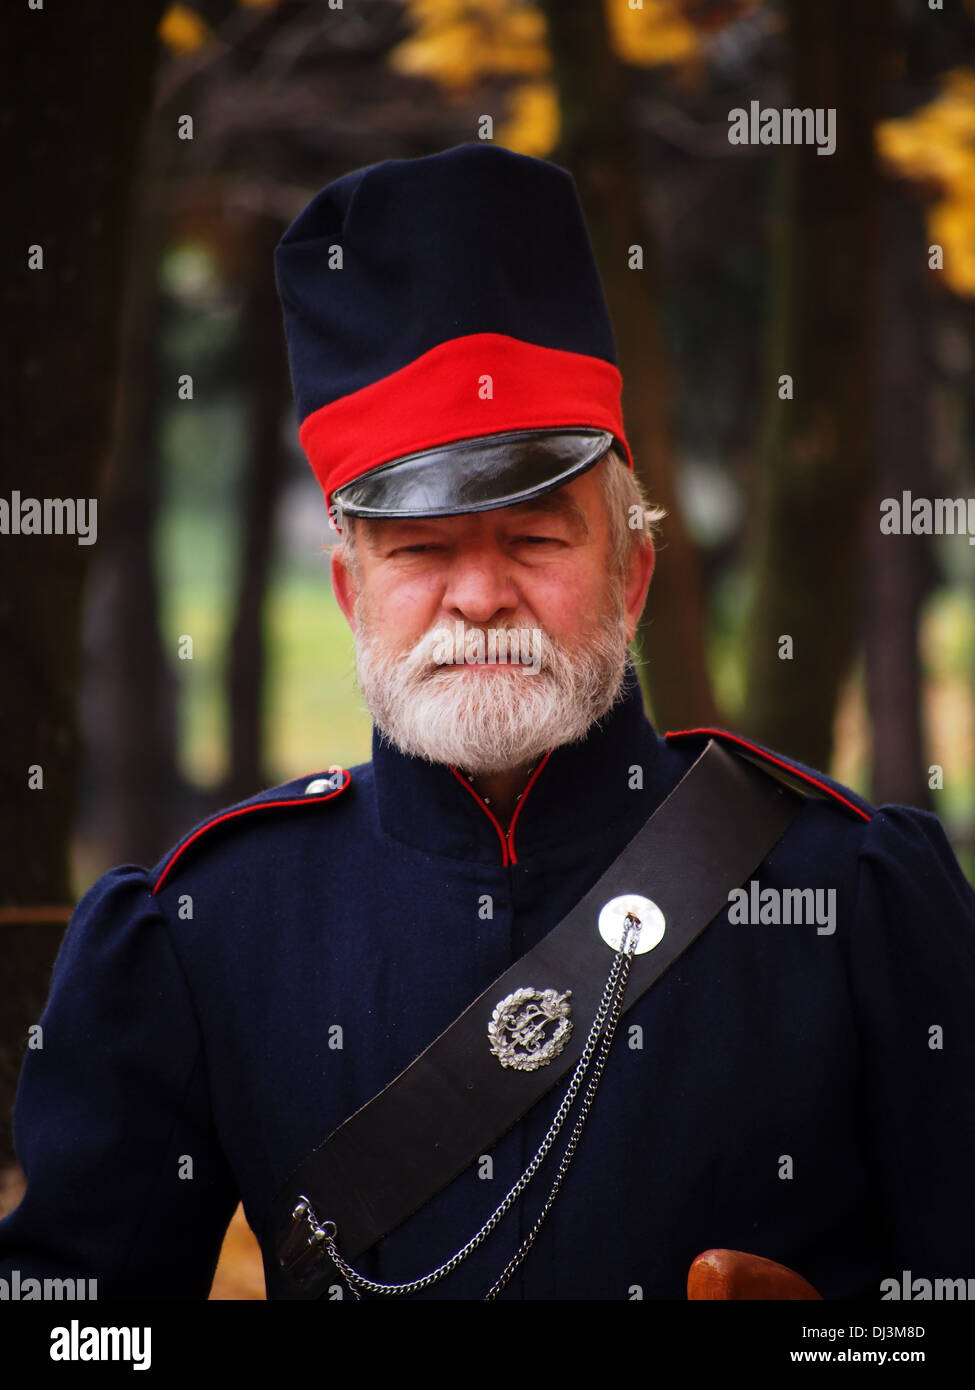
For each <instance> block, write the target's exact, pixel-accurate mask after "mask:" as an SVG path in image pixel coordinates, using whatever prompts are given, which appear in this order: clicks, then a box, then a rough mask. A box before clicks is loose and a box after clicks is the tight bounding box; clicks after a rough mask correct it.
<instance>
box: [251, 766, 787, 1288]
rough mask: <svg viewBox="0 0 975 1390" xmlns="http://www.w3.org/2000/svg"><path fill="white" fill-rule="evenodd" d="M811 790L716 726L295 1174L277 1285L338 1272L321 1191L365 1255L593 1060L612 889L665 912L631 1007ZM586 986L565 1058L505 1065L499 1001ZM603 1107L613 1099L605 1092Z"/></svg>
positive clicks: (346, 1250) (607, 961) (349, 1255)
mask: <svg viewBox="0 0 975 1390" xmlns="http://www.w3.org/2000/svg"><path fill="white" fill-rule="evenodd" d="M802 802H803V797H802V796H801V795H799V794H798V793H797V792H795V791H793V790H791V789H790V788H789V787H787V786H785V785H783V784H782V783H780V782H779V781H778V780H777V779H776V778H775V776H774V775H769V772H768V771H767V770H766V769H764V768H762V769H758V768H756V767H755V766H753V765H752V764H751V763H749V762H746V761H745V760H743V759H741V758H739V757H737V756H735V755H733V754H731V753H729V752H727V751H726V750H725V749H724V748H722V747H721V746H720V745H719V744H718V743H716V742H714V741H713V740H712V741H711V742H709V743H708V745H707V747H706V748H705V749H704V751H703V753H702V754H701V756H700V757H699V758H698V759H697V761H696V762H695V763H694V764H693V766H692V767H691V768H690V769H689V770H688V772H687V773H686V774H685V775H684V777H683V778H682V779H681V781H680V782H678V784H677V786H676V787H675V788H674V789H673V791H672V792H671V793H670V795H669V796H668V797H667V798H666V800H665V801H664V802H662V804H661V805H660V806H659V807H658V808H657V810H656V811H655V812H654V813H653V815H652V816H650V817H649V819H648V820H647V821H646V822H645V824H644V825H643V826H642V827H641V829H640V830H639V831H638V832H637V834H636V835H635V836H634V838H633V839H632V840H631V841H630V842H629V844H628V845H627V846H626V848H625V849H624V850H623V852H622V853H621V854H620V856H619V858H618V859H616V860H615V862H614V863H613V864H611V865H610V867H609V868H608V869H607V870H606V872H605V873H604V874H603V875H602V877H601V878H600V879H599V881H598V882H597V883H596V884H595V885H594V886H593V888H591V889H590V891H589V892H588V893H587V894H586V895H585V897H583V898H582V899H581V901H580V902H578V903H577V904H576V906H575V907H574V908H573V909H572V910H571V912H569V914H568V916H566V917H565V918H564V919H563V920H562V921H561V922H560V923H559V925H558V926H557V927H555V928H554V930H553V931H551V932H549V934H548V935H547V936H546V937H544V938H543V939H542V940H541V941H540V942H539V943H538V944H537V945H536V946H534V947H533V948H532V950H531V951H529V952H528V954H527V955H525V956H523V957H522V958H521V960H519V961H517V962H516V964H514V965H513V966H512V967H511V968H510V969H509V970H507V971H505V973H504V974H503V975H501V976H500V977H499V978H498V979H497V980H495V981H494V982H493V983H492V984H491V985H490V986H489V987H488V988H487V989H486V990H485V991H484V993H483V994H482V995H480V997H479V998H478V999H476V1000H475V1001H474V1003H473V1004H471V1005H470V1007H469V1008H468V1009H466V1010H465V1011H464V1013H462V1014H461V1015H460V1017H459V1018H458V1019H456V1020H455V1022H454V1023H452V1024H451V1025H450V1027H449V1028H448V1029H447V1030H446V1031H445V1032H444V1033H441V1035H440V1036H439V1037H438V1038H437V1039H436V1040H435V1041H434V1042H432V1043H431V1044H430V1046H429V1047H428V1048H427V1049H426V1050H425V1051H424V1052H422V1053H421V1054H420V1056H419V1057H418V1058H417V1059H416V1061H415V1062H413V1063H412V1064H411V1065H410V1066H409V1067H407V1069H406V1070H405V1071H404V1072H402V1073H401V1074H400V1075H399V1076H398V1077H396V1079H395V1080H394V1081H391V1082H390V1083H389V1085H388V1086H386V1087H385V1088H384V1089H383V1090H382V1091H380V1092H379V1094H378V1095H377V1096H375V1097H374V1098H373V1099H372V1100H371V1101H369V1102H368V1103H367V1104H366V1105H364V1106H363V1107H362V1108H361V1109H360V1110H357V1111H356V1112H355V1114H354V1115H351V1116H350V1117H349V1118H348V1119H347V1120H345V1121H344V1123H343V1124H341V1125H340V1126H339V1127H338V1129H336V1130H334V1131H333V1133H332V1134H330V1135H329V1137H328V1138H327V1139H326V1140H325V1141H324V1142H323V1143H322V1144H321V1145H320V1146H319V1147H318V1148H317V1149H316V1150H315V1152H314V1153H313V1154H311V1155H310V1157H308V1158H307V1159H305V1161H304V1162H303V1163H302V1164H300V1166H299V1167H298V1168H297V1169H296V1170H295V1172H294V1173H292V1175H291V1177H290V1178H289V1179H288V1181H287V1182H286V1183H285V1184H284V1186H283V1187H282V1189H281V1191H280V1192H279V1193H278V1194H277V1196H276V1197H275V1199H274V1201H273V1202H272V1204H271V1207H270V1210H269V1212H268V1217H267V1222H266V1226H265V1230H264V1238H263V1240H262V1242H261V1244H262V1249H263V1251H264V1264H265V1277H266V1281H267V1286H268V1296H269V1297H270V1298H277V1299H311V1298H316V1297H318V1296H319V1295H320V1293H321V1291H322V1288H323V1287H324V1286H325V1285H327V1284H328V1283H330V1282H334V1281H335V1274H336V1272H335V1269H334V1266H333V1265H332V1263H331V1261H330V1260H329V1259H328V1258H327V1256H326V1257H325V1258H324V1261H323V1260H322V1259H321V1258H319V1256H320V1255H321V1254H322V1252H320V1251H318V1250H316V1249H314V1248H313V1245H312V1242H311V1240H310V1238H309V1231H308V1228H307V1226H305V1225H304V1224H303V1223H302V1221H300V1220H298V1219H295V1217H294V1209H295V1206H296V1203H297V1202H298V1199H299V1197H300V1195H301V1194H307V1195H308V1196H309V1198H310V1199H311V1202H312V1204H313V1207H314V1210H315V1211H316V1212H317V1213H318V1216H319V1218H320V1219H322V1220H329V1221H334V1222H335V1223H336V1224H337V1226H338V1230H339V1233H340V1237H339V1244H340V1247H341V1251H342V1254H343V1256H344V1258H345V1259H346V1260H354V1259H356V1258H357V1257H358V1256H359V1255H361V1254H362V1252H363V1251H364V1250H367V1249H368V1248H369V1247H370V1246H372V1245H373V1244H375V1242H376V1241H378V1240H381V1239H382V1237H383V1236H385V1235H386V1234H387V1233H388V1232H389V1231H391V1230H393V1229H394V1227H396V1226H398V1225H399V1224H400V1223H401V1222H402V1221H405V1220H406V1218H407V1217H408V1216H409V1215H411V1213H412V1212H414V1211H416V1210H417V1208H418V1207H421V1206H422V1205H423V1204H424V1203H425V1202H427V1201H429V1200H430V1198H432V1197H433V1196H434V1195H435V1194H436V1193H437V1192H439V1191H441V1190H442V1189H443V1188H444V1187H446V1186H447V1184H448V1183H449V1182H451V1181H452V1179H453V1178H455V1177H456V1176H457V1174H458V1173H461V1172H462V1171H463V1170H464V1169H465V1168H466V1167H467V1166H468V1165H469V1164H470V1163H472V1162H473V1161H474V1160H475V1159H476V1158H477V1157H478V1156H479V1155H480V1154H483V1153H485V1152H487V1151H488V1150H489V1149H490V1148H491V1146H492V1145H493V1144H494V1143H495V1142H496V1140H497V1139H498V1138H500V1136H501V1135H502V1134H504V1133H505V1132H506V1131H507V1130H509V1129H510V1128H511V1127H512V1125H514V1124H515V1123H516V1122H517V1121H518V1119H519V1118H520V1117H521V1116H522V1115H524V1114H525V1113H526V1111H528V1110H529V1109H530V1108H531V1106H532V1105H534V1104H535V1102H536V1101H537V1100H538V1099H539V1098H540V1097H541V1096H542V1095H544V1094H545V1092H546V1091H548V1090H549V1089H550V1088H551V1087H552V1086H553V1085H554V1084H555V1082H556V1081H558V1080H559V1078H560V1077H562V1076H564V1075H565V1074H566V1073H567V1072H568V1071H569V1070H570V1069H571V1068H572V1067H573V1066H575V1064H576V1062H577V1061H578V1059H579V1055H580V1053H581V1051H582V1048H583V1046H584V1043H585V1039H586V1034H587V1030H588V1028H589V1025H590V1024H591V1022H592V1020H593V1018H594V1017H595V1014H596V1010H597V1007H598V1004H599V1000H600V996H601V994H602V991H603V987H604V984H605V980H606V976H607V971H608V969H609V966H610V965H611V963H612V949H611V948H610V947H609V946H608V945H607V943H606V942H605V941H604V940H603V938H602V936H601V935H600V933H599V930H598V928H597V921H598V918H599V914H600V910H601V909H602V908H603V906H604V905H605V904H606V903H607V902H608V901H610V900H611V899H614V898H617V897H620V896H623V895H626V894H638V895H641V896H643V897H645V898H649V899H651V900H652V901H653V902H654V903H656V904H657V906H658V907H659V908H660V909H661V911H662V912H663V914H664V919H665V923H666V927H665V930H664V934H663V937H662V939H661V940H660V942H659V944H658V945H657V946H656V947H655V948H654V949H653V950H650V951H647V952H646V953H645V954H640V955H634V956H633V958H632V964H631V968H630V975H629V981H628V984H627V993H626V997H625V1008H627V1009H628V1008H630V1007H632V1005H633V1004H635V1003H636V1001H637V1000H638V999H639V998H640V996H641V995H642V994H644V993H645V992H646V990H648V989H649V988H650V986H651V985H652V984H653V983H654V981H656V980H657V979H659V978H660V976H661V975H662V974H663V973H664V971H665V970H667V969H668V967H669V966H670V965H672V964H673V962H674V961H675V960H676V959H677V958H678V956H680V955H681V954H682V952H684V951H685V950H686V949H687V947H688V946H690V944H691V943H692V942H693V941H694V939H695V938H696V937H697V936H698V935H699V934H700V933H701V932H702V931H703V930H704V928H705V927H706V926H707V925H708V923H709V922H711V921H712V920H713V918H715V917H716V916H717V915H718V914H719V913H720V912H721V911H722V909H723V908H724V907H726V906H727V902H728V894H729V892H730V891H731V890H732V889H734V888H736V887H738V886H739V885H740V884H741V883H742V882H743V881H744V880H745V879H747V877H748V876H749V874H751V873H752V872H753V870H754V869H756V868H757V866H758V865H759V864H760V863H761V862H762V860H763V859H764V858H765V857H766V855H767V854H768V852H769V851H770V849H771V848H772V846H773V845H774V844H775V843H776V842H777V841H778V840H779V839H780V838H781V837H782V835H783V834H784V833H785V831H786V830H787V829H788V827H789V825H790V824H791V822H792V820H793V818H794V817H795V815H796V813H797V811H798V809H799V807H800V805H801V804H802ZM526 987H528V988H532V989H534V988H538V989H549V988H551V989H553V990H556V991H558V992H559V994H564V993H565V992H566V991H571V1000H572V1005H571V1007H572V1015H573V1017H574V1018H575V1019H578V1020H580V1023H579V1026H576V1027H574V1028H573V1030H572V1034H571V1036H570V1037H569V1040H568V1042H567V1043H566V1044H565V1046H564V1048H563V1050H562V1051H561V1052H560V1053H559V1055H558V1056H556V1057H554V1058H553V1059H552V1060H551V1061H549V1062H548V1063H547V1064H546V1065H541V1066H538V1067H537V1069H535V1070H518V1069H515V1068H513V1067H511V1066H503V1065H502V1064H501V1062H500V1061H499V1059H498V1057H497V1056H496V1055H494V1054H493V1053H492V1050H491V1044H490V1043H489V1040H488V1028H489V1024H490V1023H491V1019H492V1015H493V1013H494V1011H495V1008H496V1006H497V1005H498V1003H499V1001H500V1000H502V999H504V998H505V996H507V995H510V994H511V993H513V992H514V991H517V990H518V989H522V988H526ZM597 1111H598V1106H597Z"/></svg>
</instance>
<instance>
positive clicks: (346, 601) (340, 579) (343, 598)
mask: <svg viewBox="0 0 975 1390" xmlns="http://www.w3.org/2000/svg"><path fill="white" fill-rule="evenodd" d="M332 593H333V594H334V595H335V597H336V600H337V601H338V605H339V607H340V608H341V610H342V612H343V613H344V614H345V618H346V622H347V623H348V624H349V627H350V628H351V629H352V631H353V632H355V617H354V613H355V601H356V599H357V597H358V595H359V587H358V585H357V584H356V582H355V580H354V579H353V577H352V571H351V570H350V569H349V567H348V565H347V564H346V562H345V557H344V556H343V554H342V547H341V546H339V545H337V546H336V547H335V549H334V550H333V551H332Z"/></svg>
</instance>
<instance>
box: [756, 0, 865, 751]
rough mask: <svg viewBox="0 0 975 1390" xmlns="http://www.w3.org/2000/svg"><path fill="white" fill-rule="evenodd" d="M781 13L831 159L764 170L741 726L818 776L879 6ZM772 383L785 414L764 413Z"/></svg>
mask: <svg viewBox="0 0 975 1390" xmlns="http://www.w3.org/2000/svg"><path fill="white" fill-rule="evenodd" d="M784 9H785V13H786V16H787V24H788V36H787V60H788V66H787V71H788V82H787V86H786V92H785V102H786V104H787V105H789V106H795V107H799V108H806V107H811V108H813V109H816V108H827V109H829V108H834V109H835V111H836V149H835V153H833V154H831V155H820V154H818V153H817V147H816V146H811V145H797V146H792V147H789V148H785V149H783V150H782V152H781V154H778V155H777V156H776V158H777V159H779V160H780V161H781V168H780V174H781V195H782V207H781V211H780V214H779V217H778V218H777V226H778V231H779V236H778V242H777V245H776V247H775V251H774V264H773V281H772V296H771V335H770V343H769V351H768V362H767V368H768V384H767V390H768V401H767V405H766V410H765V421H764V429H763V438H762V442H761V445H760V449H759V478H758V488H757V496H756V503H755V509H754V516H753V521H754V525H753V528H752V530H751V533H750V537H749V546H750V552H751V553H750V568H751V575H752V581H753V586H754V596H753V610H752V614H751V620H750V623H749V634H750V641H749V647H748V652H747V672H746V699H745V707H744V713H743V723H744V725H745V729H746V731H747V732H748V733H750V734H752V735H753V736H754V737H756V738H758V739H759V740H761V741H762V742H764V743H767V744H770V745H771V746H773V747H776V748H779V749H781V750H783V751H784V752H786V753H789V754H791V755H793V756H794V757H797V758H800V759H802V760H803V761H805V762H807V763H809V764H812V765H813V766H816V767H827V766H828V765H829V762H830V757H831V752H832V730H833V716H834V711H835V707H836V701H837V695H838V692H839V689H840V686H841V684H842V681H843V679H844V677H845V676H846V674H847V672H848V670H849V667H850V665H851V662H852V659H853V656H854V653H855V647H856V639H857V635H858V629H857V619H858V614H859V609H860V592H861V588H860V584H861V573H862V567H863V548H864V524H865V512H866V509H867V506H868V502H869V486H870V479H871V472H872V466H873V456H874V447H875V441H874V422H873V401H874V316H875V309H874V303H875V292H874V264H875V260H876V256H877V202H878V185H879V178H878V172H877V166H876V159H875V154H874V145H873V131H874V123H875V120H876V118H877V114H878V106H879V93H880V88H881V77H882V74H883V70H884V68H883V65H884V60H885V56H886V53H887V47H888V32H889V20H890V6H889V4H888V3H886V2H885V3H880V0H878V3H877V4H873V5H853V6H851V5H849V4H848V3H847V0H819V3H817V4H815V5H810V4H807V3H804V0H788V2H787V3H786V4H785V6H784ZM786 375H787V376H789V377H791V379H792V382H793V389H794V399H791V400H788V399H784V400H783V399H779V379H780V377H782V376H786ZM787 638H788V639H791V643H792V656H791V659H789V658H788V657H787V655H785V654H786V653H787V651H788V646H787V644H785V642H784V639H787ZM780 653H782V654H780Z"/></svg>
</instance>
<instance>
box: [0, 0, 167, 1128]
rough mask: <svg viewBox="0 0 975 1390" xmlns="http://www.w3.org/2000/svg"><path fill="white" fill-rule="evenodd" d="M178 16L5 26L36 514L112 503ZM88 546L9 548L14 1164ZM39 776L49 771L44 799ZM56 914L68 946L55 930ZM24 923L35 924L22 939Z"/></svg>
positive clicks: (61, 841) (6, 967) (16, 359)
mask: <svg viewBox="0 0 975 1390" xmlns="http://www.w3.org/2000/svg"><path fill="white" fill-rule="evenodd" d="M162 9H163V0H146V3H144V4H139V5H131V4H112V3H91V4H85V5H65V6H48V7H47V8H45V9H42V10H34V9H28V7H27V5H26V4H18V5H6V6H4V7H3V10H2V11H0V51H2V52H3V53H4V54H5V56H6V59H7V64H8V69H7V71H6V73H5V74H4V80H3V82H2V87H3V92H4V106H5V112H4V116H3V124H4V126H5V128H6V129H7V131H8V135H10V137H11V138H9V139H8V142H7V148H8V151H9V152H10V154H11V155H12V157H13V159H14V161H15V167H14V168H13V169H12V170H10V171H9V175H10V183H11V186H12V187H13V188H15V189H16V197H15V198H14V199H13V200H12V201H11V203H10V205H9V206H8V207H7V209H6V212H5V216H4V218H3V224H4V237H5V243H6V244H5V249H4V256H3V263H4V265H5V266H6V267H7V299H6V305H5V315H4V338H5V340H6V343H7V345H8V352H9V356H8V358H7V360H6V361H5V362H4V363H3V379H4V388H5V389H4V393H3V394H4V402H5V405H4V418H3V452H4V457H5V459H6V460H7V462H6V465H5V470H4V475H5V476H4V494H5V495H6V496H7V498H8V500H10V494H11V493H12V492H13V491H14V490H19V492H20V493H21V494H22V496H23V497H25V498H37V499H45V498H47V499H55V498H59V499H67V498H74V499H77V498H82V499H89V498H95V499H96V502H97V497H98V493H99V491H100V474H101V470H102V468H103V465H104V461H105V457H106V454H107V452H108V445H109V436H110V430H111V420H112V406H113V403H114V398H115V373H116V363H117V351H118V307H119V301H120V296H121V289H122V286H121V271H122V265H123V261H124V250H125V232H126V222H127V214H128V208H129V195H130V189H131V186H132V182H133V178H134V174H135V166H136V159H137V153H138V140H139V132H140V130H141V128H142V125H143V122H144V119H145V116H146V113H147V110H148V107H149V102H150V98H151V84H152V73H153V66H154V62H155V57H156V37H155V33H156V26H157V24H158V21H159V17H160V15H161V13H162ZM31 247H39V248H40V249H41V253H42V255H43V268H37V269H30V268H29V261H28V258H29V256H30V255H31V254H32V253H31V251H30V248H31ZM37 254H38V253H37V252H34V253H33V255H34V257H35V262H36V258H37ZM14 344H16V352H13V351H11V348H12V347H13V345H14ZM95 515H96V518H97V512H96V513H95ZM98 520H100V518H98ZM79 539H80V537H79V536H77V535H67V534H62V535H57V534H53V535H47V534H42V535H20V536H3V537H2V538H0V643H2V649H3V652H4V656H5V664H6V669H7V672H8V678H7V679H6V680H5V681H4V682H3V683H2V687H0V690H2V694H0V700H2V705H0V724H2V728H3V735H4V736H3V740H2V743H0V805H2V811H0V815H2V820H0V844H2V845H3V874H2V881H0V906H2V907H3V909H4V911H3V920H0V978H2V979H3V980H4V1001H3V1002H4V1007H3V1026H2V1033H0V1148H2V1149H3V1150H4V1151H5V1152H6V1153H8V1154H9V1140H8V1132H9V1131H8V1118H9V1113H10V1104H11V1100H12V1094H11V1091H12V1085H11V1081H12V1077H13V1076H14V1075H16V1073H17V1071H19V1065H20V1061H21V1059H22V1056H23V1048H24V1036H25V1032H26V1028H27V1025H28V1024H29V1023H31V1022H34V1021H36V1017H37V1008H38V1000H39V998H40V997H41V996H42V995H43V994H44V993H45V991H46V985H47V980H48V974H49V970H50V962H51V951H52V945H53V938H54V936H55V935H56V934H57V932H58V931H59V930H60V928H61V927H63V921H64V912H65V909H66V907H68V906H69V905H70V902H71V899H72V884H71V875H70V867H69V865H70V846H71V835H72V829H73V824H74V815H75V803H76V798H77V780H78V768H79V757H80V749H79V732H78V720H77V694H78V659H79V632H80V625H81V596H82V588H83V583H84V578H85V574H86V571H87V569H88V564H89V562H90V560H91V556H92V546H91V545H79V544H78V540H79ZM31 768H34V769H40V772H39V773H38V772H35V773H34V782H35V786H34V788H33V789H32V788H31V786H30V785H29V776H30V772H29V769H31ZM39 776H43V786H41V785H39V783H38V778H39ZM31 908H33V909H35V913H34V914H33V917H32V914H31V913H30V912H29V909H31ZM37 909H39V914H38V912H37V911H36V910H37ZM45 914H46V916H47V920H48V922H49V923H52V924H55V925H54V926H53V928H50V927H49V928H48V929H47V930H45V929H44V928H43V922H42V921H40V920H38V916H40V917H41V918H43V917H44V915H45ZM25 918H27V919H28V921H31V920H32V921H33V924H32V925H30V926H24V925H20V926H18V925H16V923H17V922H18V921H19V922H20V923H23V922H24V919H25ZM11 924H12V925H11ZM58 924H60V926H59V925H58ZM8 932H12V933H13V935H8ZM14 955H16V967H15V969H14V970H13V971H11V966H10V964H9V962H11V960H12V958H13V956H14Z"/></svg>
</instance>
